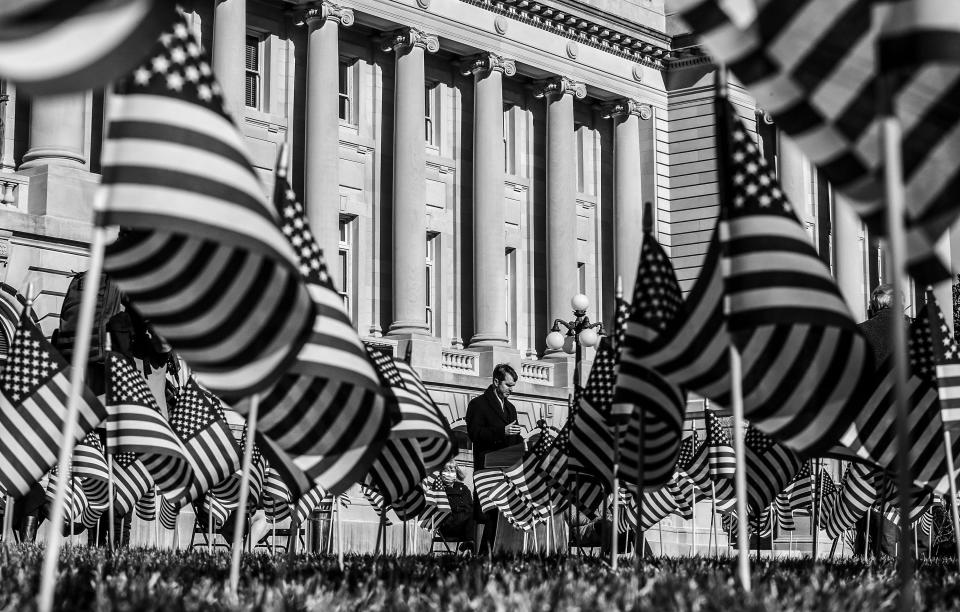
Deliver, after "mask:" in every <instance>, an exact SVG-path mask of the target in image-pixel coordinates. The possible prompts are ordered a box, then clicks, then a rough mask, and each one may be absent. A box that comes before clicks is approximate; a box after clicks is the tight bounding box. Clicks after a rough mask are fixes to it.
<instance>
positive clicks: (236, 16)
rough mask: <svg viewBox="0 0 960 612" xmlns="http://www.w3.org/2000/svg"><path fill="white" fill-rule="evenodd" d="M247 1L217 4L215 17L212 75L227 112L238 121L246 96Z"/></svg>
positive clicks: (232, 0) (217, 2)
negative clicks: (219, 88)
mask: <svg viewBox="0 0 960 612" xmlns="http://www.w3.org/2000/svg"><path fill="white" fill-rule="evenodd" d="M246 41H247V0H216V7H215V9H214V15H213V72H214V74H216V76H217V81H219V83H220V87H221V88H222V89H223V103H224V105H225V106H226V108H227V112H228V113H230V114H231V115H233V117H234V120H237V121H239V119H240V118H241V117H242V111H243V108H244V96H245V93H246V86H245V83H246V77H245V75H246V71H245V66H246Z"/></svg>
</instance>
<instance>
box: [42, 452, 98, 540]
mask: <svg viewBox="0 0 960 612" xmlns="http://www.w3.org/2000/svg"><path fill="white" fill-rule="evenodd" d="M58 467H59V466H58V465H55V466H53V468H52V469H51V470H50V478H49V480H47V488H46V490H45V491H44V496H45V497H46V500H47V503H48V504H51V505H52V504H53V500H54V498H55V497H56V491H57V480H59V475H58ZM67 477H68V478H69V482H68V484H67V489H66V491H67V497H66V499H65V501H64V511H65V513H64V517H63V522H64V525H71V524H74V523H81V524H82V525H83V526H84V527H93V526H95V525H96V524H97V521H98V520H99V518H100V515H101V514H103V510H104V509H105V508H104V507H99V508H96V509H94V508H91V507H90V504H89V501H88V500H87V495H86V492H85V491H84V490H83V487H82V486H81V482H80V479H79V478H76V477H74V476H67Z"/></svg>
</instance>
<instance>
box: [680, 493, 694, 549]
mask: <svg viewBox="0 0 960 612" xmlns="http://www.w3.org/2000/svg"><path fill="white" fill-rule="evenodd" d="M691 492H692V493H693V508H692V511H693V533H691V534H690V535H691V538H690V540H691V542H692V544H691V546H690V554H691V555H695V554H697V487H693V488H692V489H691ZM678 554H679V553H678Z"/></svg>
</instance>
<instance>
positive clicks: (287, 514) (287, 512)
mask: <svg viewBox="0 0 960 612" xmlns="http://www.w3.org/2000/svg"><path fill="white" fill-rule="evenodd" d="M263 515H264V517H265V518H266V519H267V520H268V521H274V522H276V521H284V520H286V519H288V518H291V517H292V516H293V511H292V510H291V509H290V504H288V503H287V502H285V501H281V500H279V499H276V498H273V497H264V498H263Z"/></svg>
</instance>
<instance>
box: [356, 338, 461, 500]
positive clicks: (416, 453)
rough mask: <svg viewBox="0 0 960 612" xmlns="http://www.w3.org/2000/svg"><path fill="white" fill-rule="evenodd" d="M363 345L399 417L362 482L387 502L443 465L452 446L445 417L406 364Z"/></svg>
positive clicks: (449, 455) (448, 457)
mask: <svg viewBox="0 0 960 612" xmlns="http://www.w3.org/2000/svg"><path fill="white" fill-rule="evenodd" d="M367 350H368V352H369V354H370V358H371V360H372V361H373V363H374V366H375V367H376V370H377V373H378V374H379V375H380V377H381V380H382V381H383V384H384V386H385V387H388V388H389V389H390V390H391V391H392V392H393V395H394V397H395V398H396V401H397V404H398V406H399V408H400V414H401V418H400V421H399V422H398V423H396V424H395V425H394V426H393V428H392V429H391V432H390V439H389V440H387V442H386V443H385V444H384V446H383V449H382V450H381V452H380V456H379V457H377V458H376V459H375V461H374V462H373V464H372V465H371V466H370V471H369V473H368V474H367V475H366V478H365V480H364V483H365V484H366V485H367V486H371V487H374V488H376V489H377V491H379V492H380V493H381V494H382V495H383V496H384V497H385V498H386V499H387V501H388V502H392V501H395V500H397V499H399V498H400V497H401V496H402V495H403V494H404V493H406V492H408V491H410V490H411V489H413V487H415V486H416V485H417V484H418V483H419V482H420V481H422V480H423V479H424V478H425V477H426V476H427V474H429V473H430V472H433V471H435V470H437V469H440V468H441V467H442V466H443V465H444V464H446V463H447V461H449V460H450V458H451V457H452V456H453V453H454V451H455V449H454V446H453V442H452V439H451V432H450V425H449V423H448V422H447V418H446V417H445V416H444V415H443V413H442V412H440V408H439V407H438V406H437V405H436V403H434V401H433V399H431V397H430V394H429V393H428V392H427V390H426V388H425V387H424V386H423V383H422V382H421V381H420V378H419V377H418V376H417V374H416V373H415V372H414V371H413V369H412V368H411V367H410V365H409V364H407V363H404V362H402V361H398V360H396V359H394V358H393V357H392V356H391V355H388V354H386V353H384V352H382V351H379V350H377V349H374V348H370V347H368V349H367Z"/></svg>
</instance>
